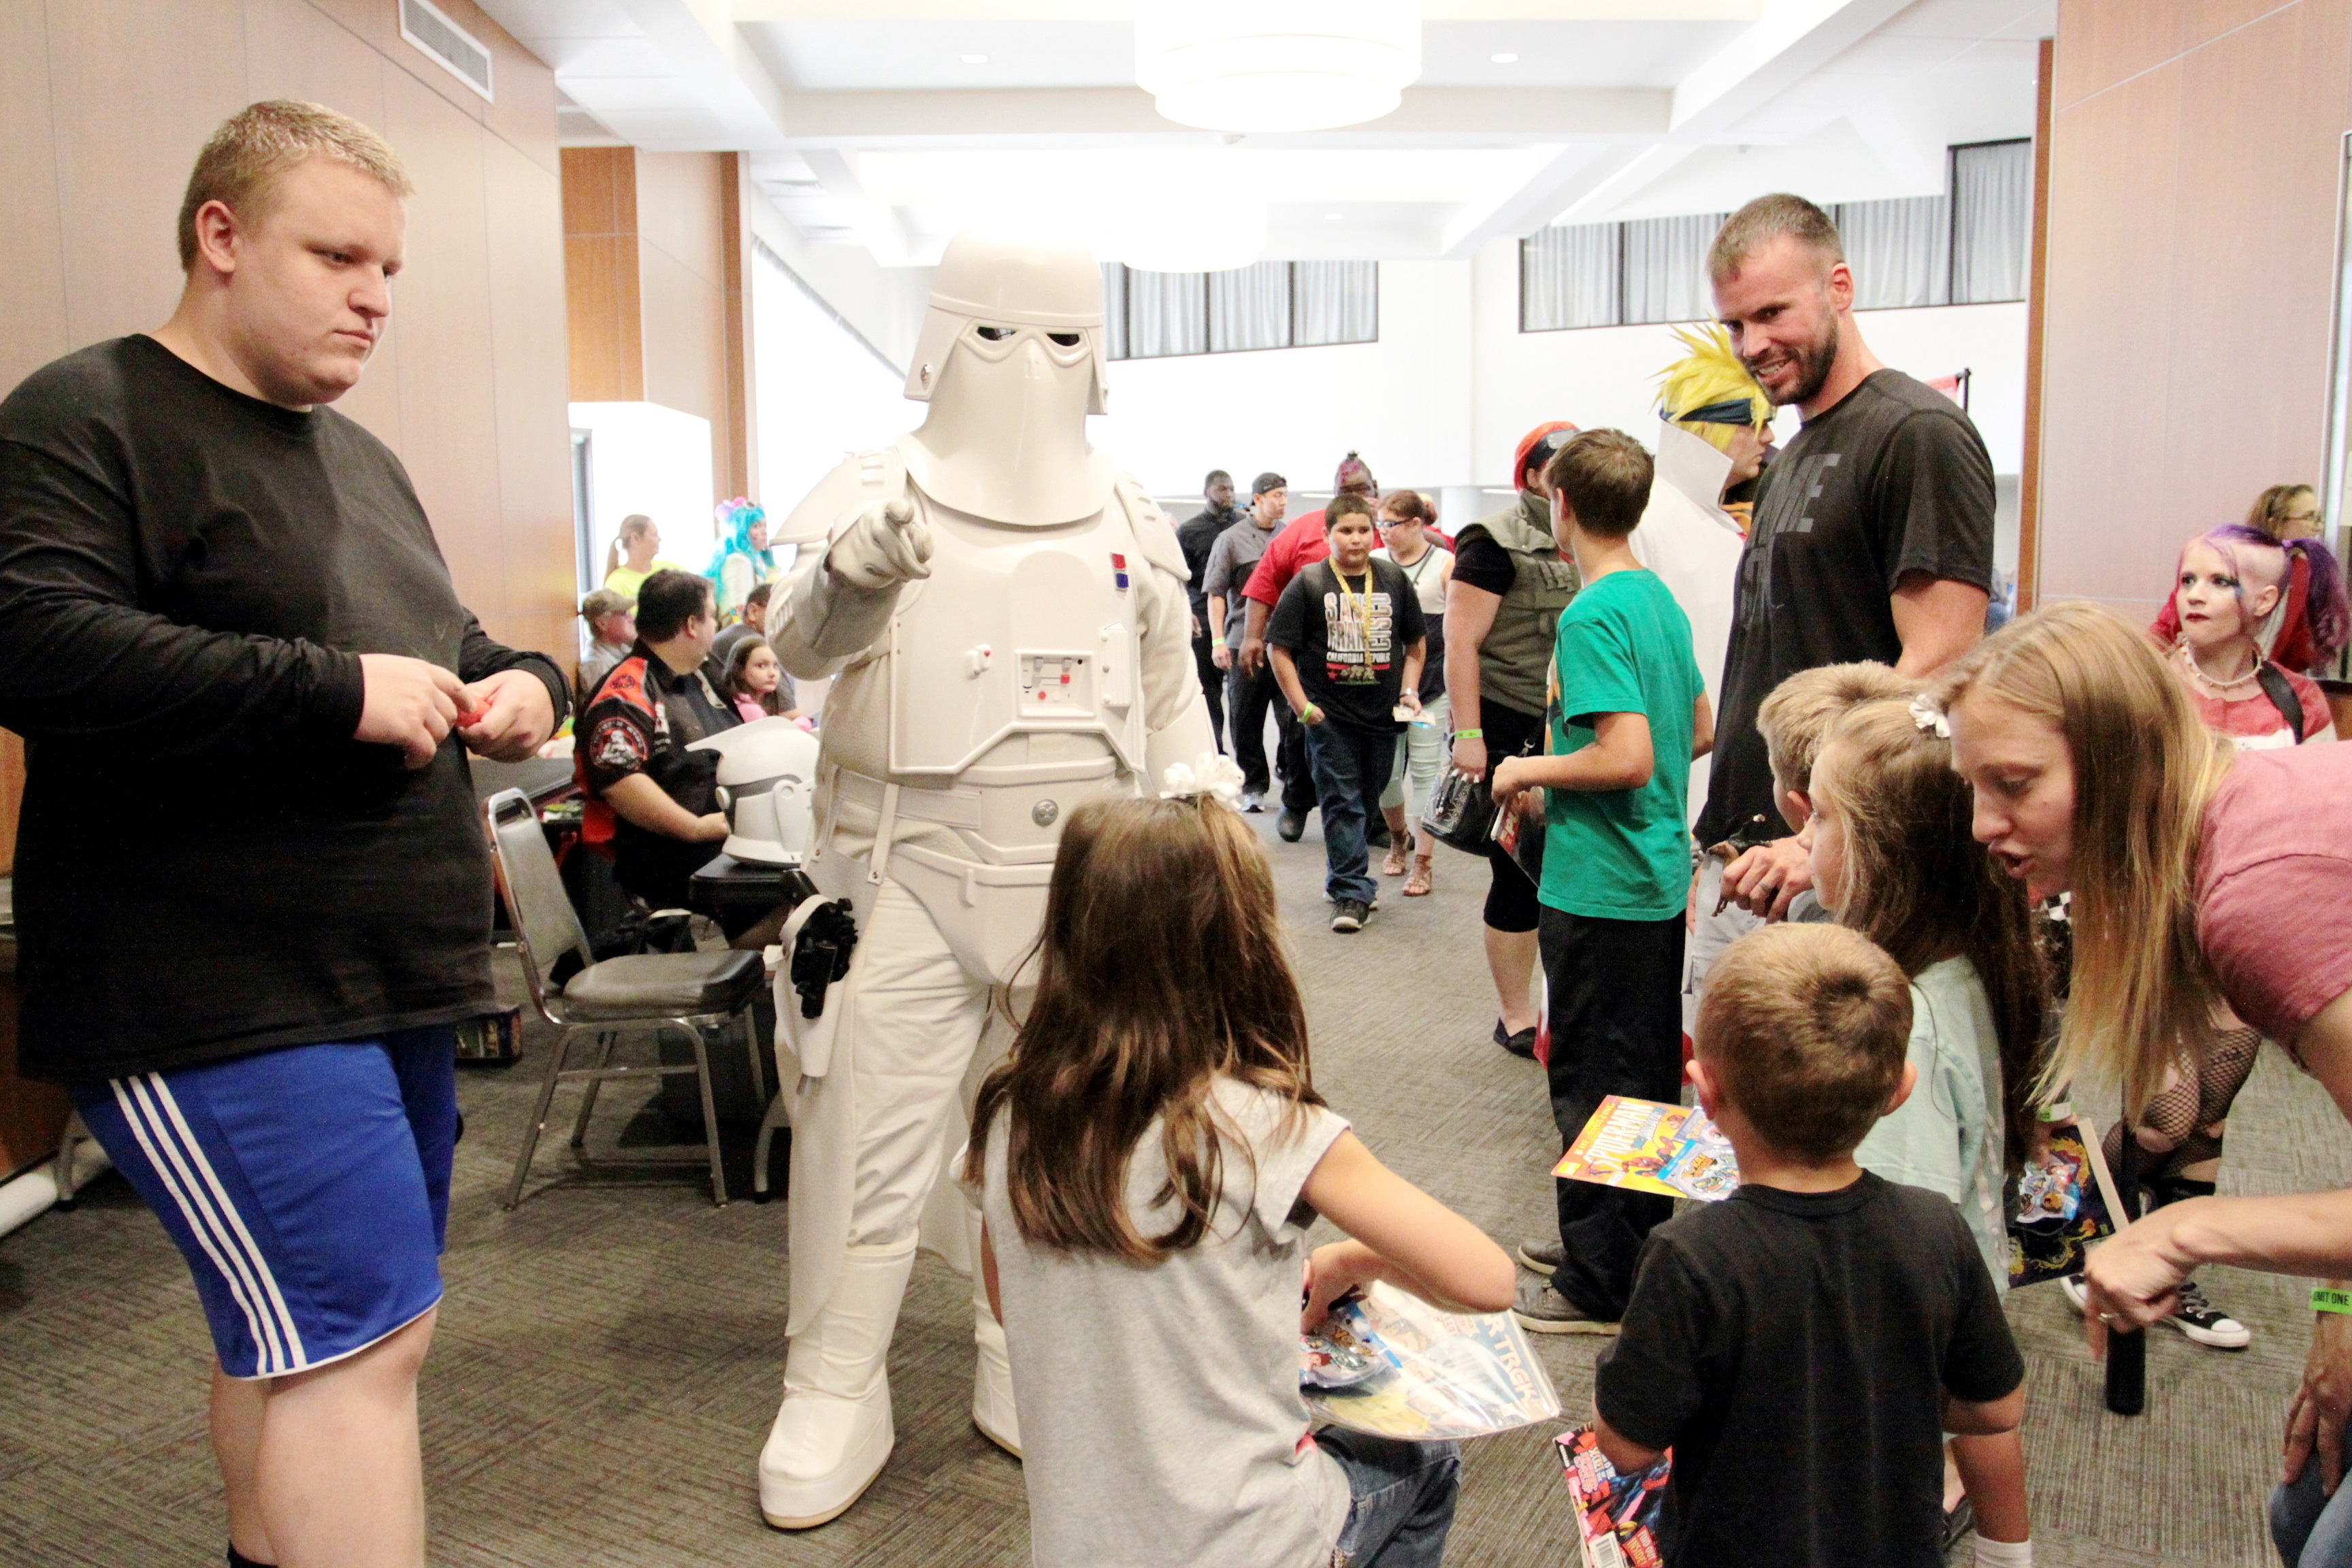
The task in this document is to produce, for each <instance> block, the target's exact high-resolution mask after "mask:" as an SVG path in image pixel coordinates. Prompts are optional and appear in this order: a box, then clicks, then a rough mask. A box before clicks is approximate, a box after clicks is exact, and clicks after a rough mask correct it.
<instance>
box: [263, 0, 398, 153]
mask: <svg viewBox="0 0 2352 1568" xmlns="http://www.w3.org/2000/svg"><path fill="white" fill-rule="evenodd" d="M245 62H246V91H245V96H246V98H247V99H248V100H257V99H264V98H294V99H300V100H303V101H304V102H307V103H323V104H325V105H326V106H327V107H328V108H329V109H333V110H341V112H342V113H345V114H348V115H350V116H351V117H352V119H354V120H356V121H359V122H360V123H362V125H368V126H373V127H375V128H377V129H378V130H381V129H382V127H383V56H382V55H380V54H378V53H376V52H375V51H374V50H373V49H372V48H370V47H368V46H367V43H366V41H365V40H364V39H362V38H361V37H359V35H358V34H356V33H353V32H352V30H351V29H350V28H348V27H345V26H341V24H340V23H338V22H336V21H335V20H334V18H332V17H331V16H328V15H327V14H326V13H325V12H324V11H321V10H320V9H319V8H318V6H316V5H311V4H310V0H245Z"/></svg>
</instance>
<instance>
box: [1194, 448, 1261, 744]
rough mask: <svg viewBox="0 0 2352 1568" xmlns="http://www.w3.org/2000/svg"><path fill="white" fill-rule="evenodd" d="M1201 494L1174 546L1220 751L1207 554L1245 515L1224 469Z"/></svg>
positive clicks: (1218, 679)
mask: <svg viewBox="0 0 2352 1568" xmlns="http://www.w3.org/2000/svg"><path fill="white" fill-rule="evenodd" d="M1201 495H1202V500H1205V501H1207V502H1208V504H1207V505H1206V506H1204V507H1202V509H1201V510H1199V511H1197V512H1194V513H1193V514H1192V516H1191V517H1189V518H1186V519H1185V520H1184V521H1183V522H1182V523H1181V524H1180V525H1178V527H1177V530H1176V544H1177V548H1179V549H1181V551H1183V552H1184V565H1185V567H1186V569H1187V570H1189V571H1190V572H1191V573H1192V586H1191V587H1190V588H1189V589H1188V590H1187V593H1188V594H1189V595H1190V596H1191V598H1192V666H1193V668H1194V669H1195V671H1197V672H1198V673H1199V675H1200V677H1201V696H1202V699H1203V700H1205V701H1207V703H1208V704H1209V728H1210V730H1211V731H1213V733H1214V734H1215V735H1216V737H1217V750H1219V751H1221V752H1222V751H1223V750H1224V749H1225V672H1224V671H1223V670H1222V669H1219V668H1217V665H1216V660H1215V658H1213V657H1212V656H1213V653H1214V648H1213V641H1214V637H1215V634H1217V633H1220V632H1222V631H1223V629H1224V628H1223V627H1222V626H1210V625H1209V586H1208V572H1209V552H1210V551H1212V550H1214V549H1215V548H1216V547H1217V536H1218V535H1219V534H1221V533H1223V532H1224V531H1225V530H1227V529H1229V528H1231V527H1232V526H1233V525H1234V524H1235V523H1237V522H1239V521H1241V520H1242V519H1243V518H1244V517H1247V516H1248V515H1249V513H1247V512H1246V511H1244V510H1242V509H1241V508H1240V507H1237V506H1235V505H1234V477H1233V475H1231V474H1229V473H1227V472H1225V470H1224V469H1223V468H1211V469H1210V470H1209V477H1208V478H1207V479H1204V480H1202V485H1201Z"/></svg>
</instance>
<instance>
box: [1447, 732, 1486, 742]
mask: <svg viewBox="0 0 2352 1568" xmlns="http://www.w3.org/2000/svg"><path fill="white" fill-rule="evenodd" d="M1454 739H1455V740H1457V741H1483V740H1485V739H1486V731H1484V730H1456V731H1454Z"/></svg>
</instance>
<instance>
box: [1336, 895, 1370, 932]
mask: <svg viewBox="0 0 2352 1568" xmlns="http://www.w3.org/2000/svg"><path fill="white" fill-rule="evenodd" d="M1371 918H1372V910H1371V906H1370V904H1367V903H1365V902H1364V901H1363V900H1361V899H1341V900H1339V908H1338V909H1336V910H1332V911H1331V929H1332V930H1333V931H1361V930H1363V929H1364V922H1365V921H1368V920H1370V919H1371Z"/></svg>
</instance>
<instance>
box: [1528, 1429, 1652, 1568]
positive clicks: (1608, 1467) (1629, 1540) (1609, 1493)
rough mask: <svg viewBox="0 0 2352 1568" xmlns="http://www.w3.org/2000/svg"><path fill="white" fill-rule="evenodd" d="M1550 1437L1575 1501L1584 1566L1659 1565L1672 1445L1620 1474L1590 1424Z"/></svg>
mask: <svg viewBox="0 0 2352 1568" xmlns="http://www.w3.org/2000/svg"><path fill="white" fill-rule="evenodd" d="M1552 1441H1553V1442H1555V1443H1557V1444H1559V1463H1560V1468H1562V1469H1563V1470H1564V1471H1566V1472H1567V1476H1568V1495H1569V1496H1570V1497H1571V1498H1573V1499H1575V1500H1576V1538H1577V1541H1578V1542H1579V1544H1580V1545H1581V1546H1582V1547H1583V1548H1584V1568H1658V1564H1659V1563H1661V1562H1662V1561H1663V1559H1662V1557H1661V1556H1660V1554H1659V1552H1658V1515H1659V1513H1660V1512H1661V1511H1662V1510H1664V1507H1665V1500H1666V1478H1667V1477H1669V1476H1671V1475H1673V1474H1674V1470H1675V1456H1674V1450H1673V1449H1671V1448H1669V1449H1668V1450H1666V1453H1665V1456H1664V1458H1661V1459H1659V1460H1658V1462H1657V1463H1656V1464H1654V1465H1652V1466H1651V1467H1650V1468H1648V1469H1646V1470H1643V1471H1641V1472H1640V1473H1638V1474H1636V1475H1631V1476H1621V1475H1619V1474H1618V1473H1617V1467H1616V1466H1614V1465H1612V1464H1611V1463H1610V1462H1609V1456H1608V1455H1606V1454H1604V1453H1602V1452H1601V1445H1600V1441H1599V1439H1598V1438H1596V1437H1595V1436H1593V1431H1592V1428H1591V1426H1579V1427H1578V1428H1577V1429H1576V1430H1575V1431H1573V1432H1562V1433H1561V1434H1560V1435H1559V1436H1557V1437H1555V1438H1553V1439H1552Z"/></svg>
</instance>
